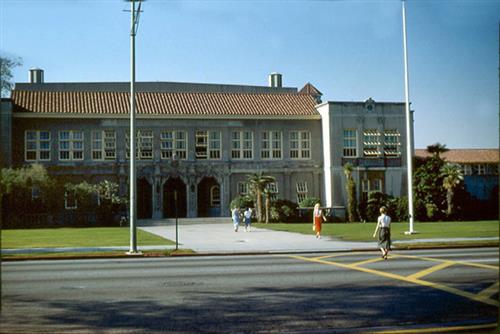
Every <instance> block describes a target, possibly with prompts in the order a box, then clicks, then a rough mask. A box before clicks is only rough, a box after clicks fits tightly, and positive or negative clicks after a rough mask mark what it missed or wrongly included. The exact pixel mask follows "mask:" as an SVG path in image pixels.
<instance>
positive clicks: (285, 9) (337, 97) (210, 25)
mask: <svg viewBox="0 0 500 334" xmlns="http://www.w3.org/2000/svg"><path fill="white" fill-rule="evenodd" d="M128 8H129V6H128V4H127V3H125V2H123V1H121V0H86V1H83V0H82V1H79V0H73V1H64V0H52V1H48V0H36V1H28V0H0V51H1V53H2V54H3V55H8V56H14V57H21V58H22V59H23V66H22V67H18V68H16V70H15V72H14V74H15V77H14V81H15V82H26V81H27V79H28V69H29V68H32V67H40V68H43V69H44V70H45V81H46V82H80V81H83V82H95V81H108V82H109V81H128V80H129V78H130V69H129V68H130V65H129V62H130V58H129V57H130V51H129V50H130V42H129V32H130V14H129V13H128V12H124V11H123V10H125V9H128ZM406 8H407V24H408V25H407V30H408V48H409V69H410V100H411V102H412V108H413V109H414V110H415V145H416V147H417V148H425V147H426V146H427V145H430V144H433V143H435V142H440V143H444V144H446V145H447V146H448V147H449V148H495V147H498V146H499V139H498V138H499V120H498V115H499V104H498V103H499V102H498V101H499V97H498V92H499V87H498V83H499V82H498V73H499V72H498V66H499V59H498V57H499V22H500V1H494V0H464V1H458V0H457V1H451V0H441V1H426V0H408V1H407V6H406ZM143 9H144V12H143V13H142V14H141V20H140V26H139V32H138V36H137V44H136V45H137V56H136V57H137V80H139V81H177V82H205V83H226V84H248V85H267V75H268V74H269V73H271V72H280V73H282V74H283V84H284V86H287V87H298V88H301V87H302V86H303V85H304V84H305V83H307V82H311V83H312V84H313V85H315V86H316V87H317V88H318V89H319V90H320V91H321V92H323V94H324V95H323V101H326V100H334V101H364V100H366V99H367V98H368V97H372V98H373V99H374V100H375V101H404V81H403V80H404V77H403V48H402V17H401V2H400V1H397V0H396V1H390V0H384V1H376V0H372V1H368V0H367V1H310V0H308V1H305V0H304V1H279V0H276V1H264V0H260V1H241V0H238V1H229V0H226V1H163V0H149V1H146V2H145V3H144V4H143Z"/></svg>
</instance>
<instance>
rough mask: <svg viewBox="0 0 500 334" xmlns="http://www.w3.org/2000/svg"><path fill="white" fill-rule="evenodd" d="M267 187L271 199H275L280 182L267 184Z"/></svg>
mask: <svg viewBox="0 0 500 334" xmlns="http://www.w3.org/2000/svg"><path fill="white" fill-rule="evenodd" d="M266 189H267V191H268V192H269V195H270V198H271V200H275V199H276V198H277V196H278V182H271V183H268V184H266Z"/></svg>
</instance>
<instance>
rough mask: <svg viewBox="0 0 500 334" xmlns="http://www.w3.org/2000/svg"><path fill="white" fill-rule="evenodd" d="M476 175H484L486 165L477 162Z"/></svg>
mask: <svg viewBox="0 0 500 334" xmlns="http://www.w3.org/2000/svg"><path fill="white" fill-rule="evenodd" d="M477 175H486V165H484V164H477Z"/></svg>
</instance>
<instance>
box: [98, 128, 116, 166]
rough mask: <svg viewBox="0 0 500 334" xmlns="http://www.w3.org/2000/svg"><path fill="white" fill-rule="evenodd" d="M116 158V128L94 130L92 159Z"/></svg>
mask: <svg viewBox="0 0 500 334" xmlns="http://www.w3.org/2000/svg"><path fill="white" fill-rule="evenodd" d="M115 158H116V133H115V131H114V130H104V131H92V159H93V160H114V159H115Z"/></svg>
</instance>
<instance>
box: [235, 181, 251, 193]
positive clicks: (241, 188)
mask: <svg viewBox="0 0 500 334" xmlns="http://www.w3.org/2000/svg"><path fill="white" fill-rule="evenodd" d="M238 194H239V195H240V196H246V195H249V194H250V192H249V191H248V183H247V182H238Z"/></svg>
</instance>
